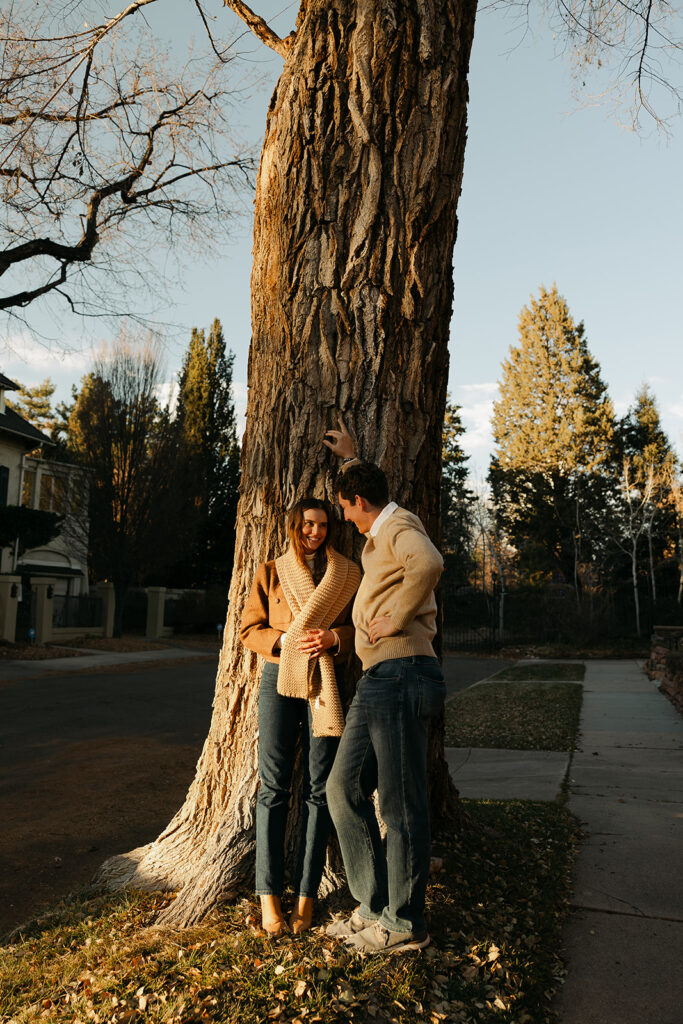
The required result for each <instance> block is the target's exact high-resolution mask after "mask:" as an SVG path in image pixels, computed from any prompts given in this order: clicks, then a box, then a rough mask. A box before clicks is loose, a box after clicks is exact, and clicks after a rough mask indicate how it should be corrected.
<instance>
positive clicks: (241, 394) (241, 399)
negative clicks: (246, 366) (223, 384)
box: [231, 380, 249, 440]
mask: <svg viewBox="0 0 683 1024" xmlns="http://www.w3.org/2000/svg"><path fill="white" fill-rule="evenodd" d="M231 390H232V400H233V402H234V403H235V417H236V419H237V436H238V438H240V440H241V439H242V437H243V436H244V431H245V430H246V427H247V395H248V394H249V389H248V387H247V384H246V381H243V380H234V381H233V382H232V388H231Z"/></svg>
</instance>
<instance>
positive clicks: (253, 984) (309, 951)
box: [0, 801, 579, 1024]
mask: <svg viewBox="0 0 683 1024" xmlns="http://www.w3.org/2000/svg"><path fill="white" fill-rule="evenodd" d="M464 803H465V808H466V810H467V811H468V814H469V816H470V822H469V825H468V826H467V828H466V829H465V830H464V831H463V832H462V833H461V834H460V835H459V836H457V837H456V836H454V835H452V834H451V835H441V836H436V837H435V841H434V853H435V854H436V855H439V856H441V857H443V862H444V868H443V871H442V872H441V873H440V874H438V875H436V876H435V877H434V878H433V879H432V881H431V882H430V885H429V888H428V895H427V912H428V917H429V928H430V932H431V934H432V938H433V942H432V945H431V946H430V947H429V948H428V949H426V950H424V951H423V952H421V953H411V954H403V955H402V956H394V957H389V958H381V957H380V958H370V957H359V956H357V955H355V954H352V953H351V952H350V951H347V950H346V949H345V948H344V946H343V945H342V944H340V943H338V942H335V941H334V940H331V939H329V938H328V937H327V936H326V935H325V934H324V929H323V928H322V927H317V928H315V929H313V930H312V931H310V932H309V933H307V934H306V935H305V936H302V937H300V938H297V939H293V938H291V937H284V938H283V939H279V940H275V941H272V940H269V939H268V938H266V937H265V936H264V934H263V933H262V932H260V931H259V930H258V928H256V927H255V926H254V924H253V922H254V921H256V920H257V915H256V903H255V901H254V900H253V898H244V899H243V900H242V901H241V902H239V903H237V905H233V906H232V907H226V908H225V909H224V911H223V912H222V913H221V914H220V915H217V916H216V917H215V918H214V919H213V920H212V921H210V922H209V923H207V924H206V925H204V926H201V927H196V928H192V929H189V930H187V931H184V932H169V931H164V930H161V929H156V928H153V927H150V925H151V924H152V923H153V917H154V912H155V910H158V909H159V907H160V906H162V905H163V904H164V903H165V902H166V900H167V899H168V897H165V896H159V895H150V894H146V895H145V894H130V895H118V896H98V897H94V898H90V899H82V900H76V901H74V902H72V903H69V904H66V905H65V904H61V905H60V906H59V907H58V908H57V909H56V910H55V912H54V913H52V914H48V915H45V916H43V917H41V918H39V919H38V920H37V921H36V922H35V923H33V925H31V926H30V927H29V928H27V929H26V930H25V933H24V934H23V935H20V936H18V937H16V936H15V937H14V938H13V939H12V940H11V942H9V943H8V944H7V945H5V946H4V947H2V948H0V1022H2V1024H9V1022H10V1021H11V1022H15V1024H26V1022H33V1021H35V1022H48V1024H52V1022H54V1024H67V1022H68V1024H77V1022H80V1024H88V1022H90V1021H92V1022H93V1024H105V1022H109V1024H144V1022H148V1021H149V1022H159V1024H161V1022H164V1024H204V1022H206V1024H208V1022H225V1024H227V1022H230V1024H232V1022H235V1024H237V1022H240V1024H268V1022H270V1021H274V1022H280V1024H284V1022H286V1021H287V1022H292V1024H295V1022H296V1024H332V1022H337V1021H359V1022H360V1021H362V1022H371V1021H372V1022H374V1021H376V1022H382V1024H440V1022H442V1021H445V1022H453V1024H458V1022H462V1024H465V1022H468V1024H489V1022H491V1024H492V1022H494V1021H495V1022H498V1024H513V1022H514V1024H541V1022H546V1021H551V1020H553V1016H552V1014H551V1011H550V1001H551V998H552V995H553V993H554V991H555V990H556V988H557V987H558V985H559V983H560V982H561V979H562V977H563V970H564V969H563V965H562V962H561V959H560V955H559V949H560V930H561V925H562V921H563V919H564V917H565V915H566V911H567V905H568V895H569V886H570V871H571V864H572V860H573V856H574V852H575V849H576V846H577V844H578V841H579V831H578V827H577V823H576V821H575V819H573V818H572V817H571V815H569V814H568V812H567V811H566V810H564V809H563V808H562V807H559V806H557V805H555V804H540V803H521V802H509V803H504V804H503V803H489V804H487V803H469V802H467V801H465V802H464ZM346 905H347V907H348V908H350V907H351V906H352V905H353V904H350V903H347V904H346ZM333 906H334V908H335V909H337V908H339V906H340V904H339V901H338V900H337V902H336V903H335V904H333ZM328 909H329V907H328V908H321V914H320V918H321V923H324V921H325V919H327V916H328V914H327V911H328Z"/></svg>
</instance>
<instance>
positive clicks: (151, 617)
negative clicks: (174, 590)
mask: <svg viewBox="0 0 683 1024" xmlns="http://www.w3.org/2000/svg"><path fill="white" fill-rule="evenodd" d="M146 592H147V625H146V626H145V636H146V637H148V638H149V639H150V640H155V639H156V638H157V637H160V636H161V635H162V634H163V632H164V605H165V604H166V587H147V591H146Z"/></svg>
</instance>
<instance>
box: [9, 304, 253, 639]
mask: <svg viewBox="0 0 683 1024" xmlns="http://www.w3.org/2000/svg"><path fill="white" fill-rule="evenodd" d="M233 365H234V355H233V353H232V352H229V351H228V350H227V349H226V344H225V339H224V336H223V329H222V326H221V323H220V321H219V320H214V321H213V323H212V325H211V327H210V328H209V330H208V332H205V331H204V330H198V329H197V328H193V330H192V336H191V339H190V344H189V347H188V349H187V351H186V353H185V356H184V359H183V364H182V368H181V371H180V374H179V378H178V387H177V394H176V395H175V396H169V397H168V398H167V399H164V398H163V397H162V393H161V392H162V385H163V367H162V362H161V359H160V357H159V353H158V350H157V348H156V347H155V346H154V345H153V344H152V342H151V341H147V342H141V341H140V339H139V338H135V337H132V336H129V335H128V334H127V333H126V331H123V332H122V334H121V335H120V336H119V338H118V339H117V341H115V342H114V343H113V344H112V345H111V346H110V347H108V348H106V349H104V350H103V351H102V353H101V354H100V355H99V356H98V357H97V358H96V360H95V362H94V364H93V366H92V368H91V369H90V371H89V372H88V373H86V375H85V376H84V377H83V378H82V380H81V382H80V385H78V386H74V387H73V389H72V397H71V402H69V403H62V404H61V405H59V406H58V407H57V409H56V410H55V411H54V412H53V410H52V396H53V394H54V385H53V384H52V383H51V381H50V380H49V379H48V380H47V381H45V382H43V384H41V385H38V386H37V387H35V388H22V390H21V391H20V392H19V397H18V400H17V402H16V408H17V411H19V412H20V413H21V414H22V415H24V416H26V418H27V419H29V420H30V421H31V422H32V423H34V425H35V426H37V427H39V428H40V429H42V430H43V431H45V432H46V433H48V434H49V435H50V436H51V439H52V440H53V441H54V442H55V445H56V448H55V449H54V450H53V451H52V452H51V454H50V457H51V458H57V459H61V460H63V461H67V462H70V463H74V464H77V465H79V466H81V467H83V468H85V469H86V470H88V478H89V493H90V507H89V512H90V516H89V519H90V522H89V538H88V545H89V563H90V571H91V573H92V575H93V577H94V578H95V579H98V580H109V581H110V582H112V583H113V584H114V588H115V592H116V598H117V600H116V608H117V621H116V629H117V632H120V630H121V626H122V614H123V609H124V603H125V597H126V594H127V592H128V591H129V589H130V588H131V587H134V586H143V585H149V584H155V585H167V586H174V587H186V588H206V587H222V588H223V589H224V591H225V592H226V593H227V586H228V583H229V580H230V573H231V570H232V560H233V548H234V536H235V532H234V525H235V517H236V512H237V498H238V490H239V472H240V470H239V458H240V451H239V444H238V440H237V424H236V417H235V404H234V400H233V396H232V374H233ZM173 398H174V399H175V400H173ZM69 525H70V528H76V529H77V528H78V524H77V523H76V524H73V523H71V524H69Z"/></svg>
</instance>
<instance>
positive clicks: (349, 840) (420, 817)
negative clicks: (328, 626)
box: [327, 655, 446, 934]
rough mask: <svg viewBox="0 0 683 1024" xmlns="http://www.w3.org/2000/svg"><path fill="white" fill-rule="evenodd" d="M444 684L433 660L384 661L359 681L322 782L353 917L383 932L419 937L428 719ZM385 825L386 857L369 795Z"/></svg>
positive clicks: (425, 866)
mask: <svg viewBox="0 0 683 1024" xmlns="http://www.w3.org/2000/svg"><path fill="white" fill-rule="evenodd" d="M445 694H446V687H445V685H444V682H443V674H442V672H441V667H440V665H439V663H438V661H437V660H436V658H429V657H424V656H422V655H420V656H414V657H410V658H392V659H389V660H387V661H381V662H379V663H378V664H376V665H372V666H371V667H370V668H369V669H368V671H367V672H366V673H365V675H364V676H363V677H362V678H361V680H360V681H359V683H358V688H357V690H356V696H355V697H354V699H353V702H352V704H351V707H350V708H349V713H348V715H347V718H346V726H345V728H344V734H343V736H342V738H341V742H340V744H339V750H338V752H337V757H336V759H335V762H334V767H333V769H332V772H331V773H330V777H329V779H328V780H327V797H328V800H329V803H330V813H331V815H332V820H333V822H334V826H335V828H336V830H337V835H338V837H339V845H340V846H341V851H342V855H343V857H344V867H345V868H346V877H347V880H348V883H349V889H350V890H351V892H352V894H353V896H354V897H355V898H356V899H357V900H358V901H359V903H360V909H359V913H360V916H361V917H363V918H365V920H379V921H380V922H381V923H382V924H383V925H384V927H385V928H388V929H389V930H390V931H392V932H402V933H407V932H410V933H412V934H418V933H420V932H422V931H424V929H425V927H426V924H425V917H424V903H425V892H426V889H427V879H428V876H429V857H430V843H431V836H430V830H429V803H428V796H427V739H428V733H429V722H430V719H432V718H433V717H434V716H435V715H437V714H439V713H440V711H441V709H442V707H443V702H444V697H445ZM375 789H376V790H377V794H378V797H379V809H380V814H381V815H382V819H383V820H384V822H385V823H386V826H387V837H386V853H385V850H384V846H383V844H382V840H381V837H380V832H379V826H378V823H377V816H376V814H375V808H374V805H373V802H372V794H373V792H374V790H375Z"/></svg>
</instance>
